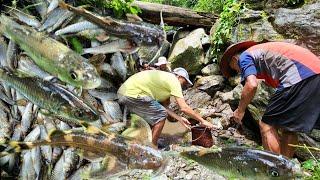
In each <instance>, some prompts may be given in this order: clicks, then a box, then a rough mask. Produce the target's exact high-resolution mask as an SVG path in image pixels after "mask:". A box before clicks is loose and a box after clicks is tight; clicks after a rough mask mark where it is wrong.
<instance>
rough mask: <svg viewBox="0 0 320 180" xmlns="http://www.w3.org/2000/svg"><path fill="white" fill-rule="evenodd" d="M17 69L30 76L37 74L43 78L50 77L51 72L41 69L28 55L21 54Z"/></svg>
mask: <svg viewBox="0 0 320 180" xmlns="http://www.w3.org/2000/svg"><path fill="white" fill-rule="evenodd" d="M17 71H19V72H21V73H24V74H27V75H28V76H37V77H39V78H41V79H48V78H49V77H51V75H50V74H48V73H47V72H45V71H43V70H42V69H40V68H39V67H38V66H37V65H36V64H34V62H33V61H32V60H31V59H30V58H29V57H28V56H21V57H20V59H19V61H18V68H17Z"/></svg>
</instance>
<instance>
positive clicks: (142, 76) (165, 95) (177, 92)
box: [118, 68, 215, 145]
mask: <svg viewBox="0 0 320 180" xmlns="http://www.w3.org/2000/svg"><path fill="white" fill-rule="evenodd" d="M188 84H189V85H192V82H191V81H190V80H189V75H188V72H187V71H186V70H185V69H183V68H176V69H174V70H173V72H172V73H169V72H164V71H159V70H148V71H142V72H139V73H137V74H134V75H133V76H131V77H130V78H129V79H127V81H126V82H124V84H123V85H122V86H121V87H120V88H119V90H118V95H119V102H120V103H121V104H124V105H126V106H127V107H128V109H129V110H130V111H131V112H133V113H135V114H137V115H138V116H140V117H142V118H143V119H144V120H145V121H147V122H148V124H149V125H150V126H151V128H152V143H153V144H154V145H157V141H158V138H159V136H160V134H161V131H162V128H163V126H164V123H165V119H166V118H167V116H168V115H169V116H171V117H172V118H174V119H176V120H178V121H179V122H180V123H181V124H183V125H184V126H185V127H187V128H190V127H189V126H190V123H189V121H188V120H187V119H186V118H183V117H181V116H179V115H177V114H176V113H174V112H173V111H171V110H170V109H168V108H166V107H164V106H163V105H161V104H160V103H162V102H166V101H167V100H168V99H169V98H170V97H171V96H173V97H174V98H175V100H176V101H177V104H178V106H179V108H180V110H181V111H182V112H183V113H185V114H187V115H188V116H190V117H191V118H193V119H195V120H197V121H199V122H200V124H201V125H203V126H206V127H208V128H214V127H215V126H214V125H213V124H211V123H210V122H208V121H205V120H204V119H203V118H202V117H201V116H200V115H199V114H198V113H196V112H195V111H193V109H192V108H191V107H190V106H188V105H187V104H186V102H185V100H184V98H183V95H182V86H187V85H188Z"/></svg>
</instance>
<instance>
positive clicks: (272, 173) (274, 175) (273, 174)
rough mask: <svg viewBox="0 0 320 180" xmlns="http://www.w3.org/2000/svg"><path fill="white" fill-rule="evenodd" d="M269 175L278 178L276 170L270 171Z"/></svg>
mask: <svg viewBox="0 0 320 180" xmlns="http://www.w3.org/2000/svg"><path fill="white" fill-rule="evenodd" d="M270 175H271V176H272V177H278V176H279V172H278V171H277V170H275V169H271V170H270Z"/></svg>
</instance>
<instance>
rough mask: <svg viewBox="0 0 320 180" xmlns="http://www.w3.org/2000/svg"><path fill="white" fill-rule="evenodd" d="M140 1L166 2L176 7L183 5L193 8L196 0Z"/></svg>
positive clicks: (145, 0) (150, 0) (148, 0)
mask: <svg viewBox="0 0 320 180" xmlns="http://www.w3.org/2000/svg"><path fill="white" fill-rule="evenodd" d="M141 1H144V2H151V3H159V4H166V5H171V6H178V7H185V8H193V7H194V6H195V5H196V4H197V2H198V0H141Z"/></svg>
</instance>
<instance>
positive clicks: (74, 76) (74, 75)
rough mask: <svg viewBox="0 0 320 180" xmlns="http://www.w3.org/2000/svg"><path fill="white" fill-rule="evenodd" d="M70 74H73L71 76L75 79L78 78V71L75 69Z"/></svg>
mask: <svg viewBox="0 0 320 180" xmlns="http://www.w3.org/2000/svg"><path fill="white" fill-rule="evenodd" d="M70 76H71V78H72V79H73V80H76V79H77V77H78V76H77V73H76V72H74V71H70Z"/></svg>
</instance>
